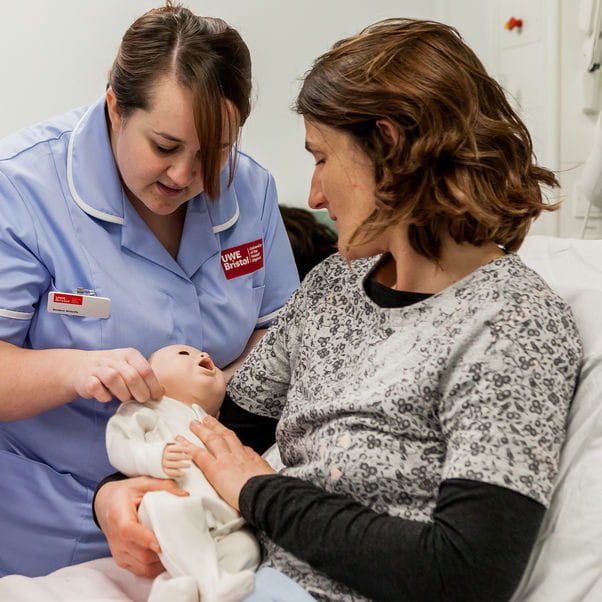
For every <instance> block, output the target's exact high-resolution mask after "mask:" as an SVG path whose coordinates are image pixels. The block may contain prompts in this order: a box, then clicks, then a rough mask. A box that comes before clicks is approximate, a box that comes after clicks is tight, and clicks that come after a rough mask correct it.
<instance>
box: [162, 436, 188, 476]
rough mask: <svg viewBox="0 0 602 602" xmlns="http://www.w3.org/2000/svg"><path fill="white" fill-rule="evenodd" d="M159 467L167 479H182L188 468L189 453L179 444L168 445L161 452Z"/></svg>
mask: <svg viewBox="0 0 602 602" xmlns="http://www.w3.org/2000/svg"><path fill="white" fill-rule="evenodd" d="M161 466H162V467H163V471H164V472H165V474H166V475H167V476H168V477H172V478H175V477H183V476H184V474H185V472H186V469H188V468H189V467H190V453H189V452H188V451H187V449H186V447H185V446H184V445H181V444H180V443H168V444H167V445H166V446H165V449H164V450H163V458H162V460H161Z"/></svg>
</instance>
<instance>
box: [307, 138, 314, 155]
mask: <svg viewBox="0 0 602 602" xmlns="http://www.w3.org/2000/svg"><path fill="white" fill-rule="evenodd" d="M305 150H306V151H307V152H309V153H313V152H314V148H313V146H312V145H311V143H310V142H309V140H306V141H305Z"/></svg>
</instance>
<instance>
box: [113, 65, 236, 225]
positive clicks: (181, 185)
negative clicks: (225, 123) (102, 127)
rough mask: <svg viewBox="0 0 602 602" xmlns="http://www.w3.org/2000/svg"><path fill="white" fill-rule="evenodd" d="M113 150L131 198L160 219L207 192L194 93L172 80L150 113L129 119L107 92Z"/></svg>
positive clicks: (158, 92) (226, 136)
mask: <svg viewBox="0 0 602 602" xmlns="http://www.w3.org/2000/svg"><path fill="white" fill-rule="evenodd" d="M107 106H108V109H109V118H110V121H111V145H112V148H113V154H114V156H115V162H116V164H117V168H118V169H119V173H120V175H121V179H122V181H123V185H124V187H125V190H126V194H127V196H128V198H129V199H130V200H131V201H132V202H133V203H134V204H135V203H136V201H140V202H142V203H143V204H144V205H145V206H146V207H147V208H148V209H149V210H150V211H151V212H153V213H155V214H157V215H169V214H171V213H173V212H174V211H176V209H178V208H179V207H180V206H181V205H182V204H183V203H185V202H186V201H188V200H190V199H191V198H193V197H194V196H196V195H197V194H199V193H201V192H202V191H203V188H204V185H203V178H202V175H201V165H200V161H199V149H200V143H199V140H198V137H197V132H196V128H195V122H194V114H193V109H192V93H191V92H190V90H189V89H188V88H185V87H183V86H181V85H180V84H179V83H178V82H177V81H176V80H175V79H174V78H173V77H172V76H170V75H166V76H163V77H161V78H159V79H158V80H157V82H156V84H155V85H154V87H153V89H152V92H151V98H150V103H149V106H150V108H149V109H148V110H142V109H137V110H135V111H134V112H133V113H131V114H130V115H129V116H128V117H127V118H126V119H123V118H122V117H121V116H120V114H119V111H118V108H117V102H116V99H115V95H114V93H113V91H112V90H111V89H110V88H109V90H108V91H107ZM230 146H231V144H230V132H229V130H228V128H227V127H225V128H224V131H223V134H222V148H223V163H222V166H223V165H225V163H226V161H227V159H228V154H229V152H230Z"/></svg>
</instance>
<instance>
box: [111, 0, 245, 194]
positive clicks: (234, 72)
mask: <svg viewBox="0 0 602 602" xmlns="http://www.w3.org/2000/svg"><path fill="white" fill-rule="evenodd" d="M163 75H174V76H175V78H176V80H177V81H178V82H179V83H180V84H181V85H183V86H185V87H186V88H188V89H189V90H190V91H191V92H192V98H193V101H192V102H193V111H194V116H195V126H196V130H197V134H198V138H199V142H200V147H201V148H200V165H201V172H202V175H203V181H204V185H205V192H206V193H207V195H208V196H209V197H210V198H212V199H217V198H218V197H219V194H220V166H221V163H222V160H223V156H224V150H223V148H222V143H223V142H224V141H223V140H222V124H223V123H226V124H227V125H228V129H229V131H230V140H229V141H230V142H231V143H232V144H234V143H235V142H237V141H238V135H239V131H240V126H242V125H243V124H244V122H245V121H246V119H247V117H248V116H249V112H250V110H251V100H250V96H251V59H250V55H249V49H248V48H247V45H246V44H245V43H244V41H243V40H242V38H241V37H240V34H239V33H238V32H237V31H236V30H235V29H233V28H232V27H230V26H229V25H228V24H227V23H226V22H224V21H222V20H221V19H214V18H209V17H199V16H197V15H195V14H193V13H192V12H191V11H189V10H188V9H186V8H183V7H182V6H179V5H174V4H172V3H171V2H167V3H166V6H164V7H161V8H157V9H153V10H150V11H148V12H147V13H145V14H144V15H142V16H141V17H140V18H138V19H137V20H136V21H135V22H134V23H133V24H132V25H131V26H130V28H129V29H128V30H127V31H126V33H125V35H124V36H123V39H122V41H121V46H120V48H119V52H118V54H117V58H116V59H115V62H114V63H113V67H112V68H111V71H110V72H109V81H108V85H109V86H111V88H112V89H113V92H114V93H115V98H116V100H117V106H118V109H119V112H120V114H121V116H122V117H123V118H125V119H127V117H128V116H129V115H131V113H132V112H133V111H135V110H137V109H143V110H149V109H150V108H151V100H152V88H153V85H154V84H155V82H156V81H157V78H159V77H161V76H163ZM225 99H227V100H229V101H231V102H232V104H233V105H234V107H236V115H232V114H231V113H232V112H231V111H228V110H226V106H225V104H224V100H225ZM234 169H235V153H232V154H231V159H230V179H229V184H230V183H231V182H232V178H233V176H234Z"/></svg>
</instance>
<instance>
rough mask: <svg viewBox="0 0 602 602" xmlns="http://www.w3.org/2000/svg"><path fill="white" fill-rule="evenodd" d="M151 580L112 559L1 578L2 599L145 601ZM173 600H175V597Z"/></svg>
mask: <svg viewBox="0 0 602 602" xmlns="http://www.w3.org/2000/svg"><path fill="white" fill-rule="evenodd" d="M152 583H153V580H152V579H146V578H144V577H135V576H134V575H132V574H131V573H130V572H129V571H126V570H125V569H121V568H119V567H118V566H117V565H116V564H115V563H114V562H113V559H112V558H99V559H98V560H90V561H89V562H84V563H82V564H77V565H74V566H68V567H66V568H64V569H59V570H58V571H55V572H54V573H50V575H46V576H45V577H35V578H31V577H23V576H21V575H9V576H8V577H3V578H2V579H0V600H2V601H3V602H9V601H10V602H34V601H35V602H109V601H110V602H146V600H147V599H148V595H149V592H150V589H151V585H152ZM174 602H176V601H175V600H174Z"/></svg>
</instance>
